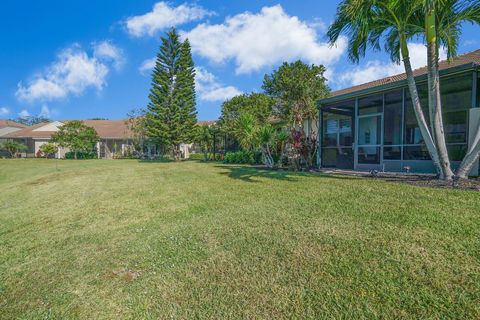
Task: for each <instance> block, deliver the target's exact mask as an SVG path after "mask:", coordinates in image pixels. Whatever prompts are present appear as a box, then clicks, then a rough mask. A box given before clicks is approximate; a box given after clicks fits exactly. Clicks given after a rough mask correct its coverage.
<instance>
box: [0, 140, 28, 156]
mask: <svg viewBox="0 0 480 320" xmlns="http://www.w3.org/2000/svg"><path fill="white" fill-rule="evenodd" d="M27 149H28V147H27V146H26V145H24V144H23V143H20V142H16V141H13V140H10V141H6V142H3V143H0V150H5V151H7V152H8V153H9V154H10V157H11V158H15V157H16V155H17V153H18V152H20V151H23V150H27Z"/></svg>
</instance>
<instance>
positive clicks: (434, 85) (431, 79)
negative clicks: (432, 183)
mask: <svg viewBox="0 0 480 320" xmlns="http://www.w3.org/2000/svg"><path fill="white" fill-rule="evenodd" d="M425 21H426V34H427V43H428V44H427V63H428V66H427V68H428V105H429V111H430V123H431V128H430V129H431V130H432V132H433V137H432V138H433V142H434V143H435V145H436V147H437V152H438V158H439V162H440V169H441V170H442V174H441V177H443V179H445V180H451V179H452V178H453V171H452V168H451V166H450V159H449V157H448V151H447V144H446V141H445V130H444V127H443V118H442V100H441V93H440V75H439V72H438V42H437V37H436V25H435V9H434V7H433V6H432V8H431V10H429V11H428V12H427V14H426V19H425Z"/></svg>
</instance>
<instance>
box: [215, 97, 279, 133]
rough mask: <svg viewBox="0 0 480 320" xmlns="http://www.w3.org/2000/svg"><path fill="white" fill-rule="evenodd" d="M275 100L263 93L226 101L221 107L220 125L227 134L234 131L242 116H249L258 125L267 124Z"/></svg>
mask: <svg viewBox="0 0 480 320" xmlns="http://www.w3.org/2000/svg"><path fill="white" fill-rule="evenodd" d="M274 103H275V100H274V99H273V98H271V97H269V96H267V95H266V94H263V93H251V94H243V95H239V96H236V97H233V98H231V99H230V100H227V101H225V102H224V103H223V105H222V115H221V117H220V125H221V126H222V128H223V129H224V130H225V131H227V132H233V131H235V130H236V125H237V123H238V119H239V118H240V116H241V115H242V114H247V113H248V114H250V115H252V116H253V117H254V118H255V121H256V122H257V124H259V125H264V124H266V123H268V121H269V119H270V118H271V116H272V110H273V105H274Z"/></svg>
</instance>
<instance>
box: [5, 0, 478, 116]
mask: <svg viewBox="0 0 480 320" xmlns="http://www.w3.org/2000/svg"><path fill="white" fill-rule="evenodd" d="M338 2H339V1H333V0H332V1H330V0H329V1H318V0H316V1H313V0H302V1H280V2H279V1H253V0H251V1H250V0H249V1H213V0H210V1H195V2H183V1H169V2H159V1H151V0H135V1H133V0H130V1H126V0H101V1H78V0H69V1H65V0H63V1H62V0H45V1H38V0H30V1H25V0H4V1H2V10H1V11H0V28H1V30H2V32H1V33H0V44H1V49H0V118H16V117H18V116H19V114H24V115H26V114H30V115H38V114H43V115H46V116H48V117H50V118H52V119H60V120H61V119H88V118H96V117H102V118H108V119H123V118H125V116H126V114H127V112H128V111H130V110H131V109H133V108H139V107H145V106H146V105H147V103H148V98H147V97H148V92H149V87H150V69H149V67H150V66H151V62H152V58H153V57H154V56H155V55H156V52H157V51H158V46H159V42H160V41H159V38H160V36H161V35H162V34H163V32H164V31H165V30H166V29H168V28H169V27H170V26H172V25H176V27H177V28H178V29H179V30H180V31H181V32H182V35H183V36H186V37H188V38H189V39H190V41H191V43H192V48H193V52H194V60H195V64H196V66H197V74H198V75H197V95H198V103H197V109H198V117H199V119H200V120H210V119H216V118H218V116H219V114H220V107H221V104H222V102H223V101H224V100H225V99H227V98H229V97H231V96H233V95H236V94H239V93H248V92H252V91H261V83H262V79H263V76H264V74H265V73H270V72H271V71H272V70H273V69H275V68H276V67H278V65H279V64H281V63H282V61H293V60H296V59H302V60H304V61H305V62H308V63H315V64H324V65H326V66H327V70H328V72H327V77H328V78H329V85H330V86H331V87H332V89H340V88H343V87H348V86H351V85H354V84H359V83H362V82H366V81H369V80H374V79H376V78H381V77H384V76H388V75H391V74H395V73H399V72H402V67H401V66H396V65H394V64H392V63H391V62H390V61H389V60H388V58H387V56H386V55H384V54H382V53H369V54H368V55H367V57H366V58H365V59H363V60H362V61H361V63H360V64H359V65H354V64H352V63H350V62H349V61H348V59H347V56H346V53H345V50H346V48H345V47H346V46H345V41H344V40H343V41H340V42H339V44H338V45H337V46H336V47H334V48H331V47H329V46H328V45H327V44H326V39H325V30H326V28H327V27H328V25H329V23H331V22H332V20H333V18H334V14H335V9H336V5H337V4H338ZM479 32H480V28H479V27H473V26H470V25H465V27H464V29H463V35H462V41H461V45H460V50H459V51H460V53H463V52H467V51H472V50H475V49H478V48H480V40H478V39H479V38H478V36H477V35H478V33H479ZM424 53H425V49H424V46H423V45H422V44H419V43H412V44H411V54H412V60H413V65H414V67H420V66H422V65H423V64H424V63H425V54H424Z"/></svg>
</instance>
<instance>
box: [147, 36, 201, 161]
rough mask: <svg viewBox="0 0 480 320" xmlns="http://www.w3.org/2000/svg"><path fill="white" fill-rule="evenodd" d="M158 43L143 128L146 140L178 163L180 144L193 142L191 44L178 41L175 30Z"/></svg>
mask: <svg viewBox="0 0 480 320" xmlns="http://www.w3.org/2000/svg"><path fill="white" fill-rule="evenodd" d="M161 40H162V45H161V46H160V52H159V53H158V55H157V61H156V65H155V68H154V70H153V75H152V88H151V90H150V95H149V99H150V102H149V104H148V109H147V114H146V124H145V125H146V131H147V134H148V137H149V138H151V139H154V140H156V141H157V142H158V143H160V144H162V145H163V146H164V147H165V148H166V149H167V150H168V151H170V152H172V154H173V156H174V157H175V159H176V160H179V159H180V144H182V143H191V142H192V137H193V134H194V133H193V132H194V129H195V124H196V122H197V112H196V108H195V104H196V103H195V68H194V64H193V59H192V54H191V50H190V44H189V42H188V40H186V41H185V42H183V43H182V42H181V41H180V38H179V35H178V33H177V31H176V30H175V28H172V29H171V30H170V31H169V32H167V34H166V37H163V38H162V39H161Z"/></svg>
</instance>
